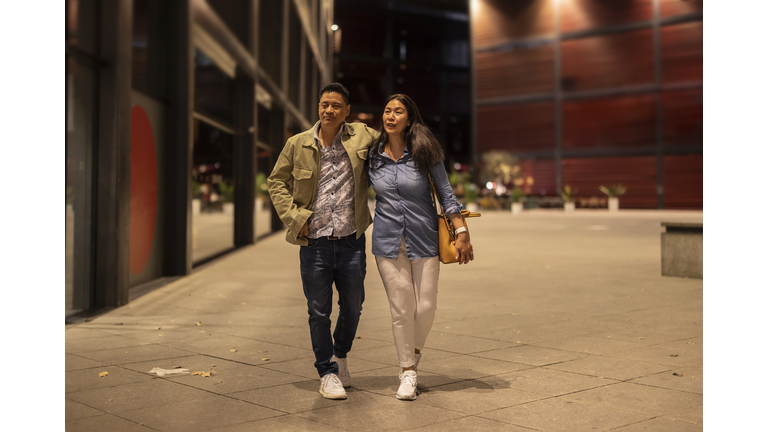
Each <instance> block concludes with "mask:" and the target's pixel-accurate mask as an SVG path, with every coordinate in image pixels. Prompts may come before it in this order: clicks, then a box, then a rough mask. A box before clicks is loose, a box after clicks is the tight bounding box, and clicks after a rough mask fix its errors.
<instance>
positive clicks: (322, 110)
mask: <svg viewBox="0 0 768 432" xmlns="http://www.w3.org/2000/svg"><path fill="white" fill-rule="evenodd" d="M350 107H351V106H350V105H347V104H345V103H344V98H342V97H341V95H340V94H338V93H336V92H325V93H323V95H322V96H321V97H320V104H319V108H318V111H317V113H318V115H319V116H320V124H321V125H322V126H323V127H331V128H337V127H340V126H341V124H342V123H344V119H346V118H347V116H348V115H349V109H350Z"/></svg>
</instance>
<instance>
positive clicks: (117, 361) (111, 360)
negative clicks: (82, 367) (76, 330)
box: [78, 345, 195, 365]
mask: <svg viewBox="0 0 768 432" xmlns="http://www.w3.org/2000/svg"><path fill="white" fill-rule="evenodd" d="M194 354H195V353H193V352H189V351H183V350H178V349H174V348H169V347H167V346H162V345H140V346H135V347H130V348H117V349H111V350H99V351H86V352H80V353H78V355H79V356H81V357H86V358H89V359H92V360H96V361H100V362H103V363H108V364H112V365H123V364H126V363H136V362H142V361H149V360H162V359H171V358H174V357H186V356H191V355H194Z"/></svg>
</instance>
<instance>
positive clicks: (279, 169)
mask: <svg viewBox="0 0 768 432" xmlns="http://www.w3.org/2000/svg"><path fill="white" fill-rule="evenodd" d="M350 108H351V107H350V105H349V92H348V91H347V89H346V88H345V87H344V86H342V85H341V84H338V83H333V84H329V85H327V86H326V87H324V88H323V89H322V90H321V91H320V103H319V109H318V114H319V117H320V121H319V122H318V123H316V124H315V126H314V127H313V128H311V129H310V130H308V131H305V132H302V133H300V134H297V135H295V136H293V137H291V138H290V139H289V140H288V142H287V143H286V145H285V147H284V148H283V151H282V152H281V154H280V157H279V159H278V161H277V163H276V165H275V168H274V170H273V171H272V174H271V175H270V177H269V181H268V184H269V193H270V196H271V197H272V202H273V203H274V205H275V209H276V210H277V213H278V215H279V216H280V219H282V220H283V222H284V223H285V224H286V225H287V226H288V233H287V235H286V240H287V241H288V242H289V243H292V244H296V245H300V251H299V259H300V268H301V280H302V285H303V288H304V295H305V296H306V298H307V308H308V312H309V331H310V335H311V339H312V349H313V351H314V353H315V367H316V368H317V372H318V374H319V375H320V377H321V379H320V393H321V394H322V395H323V396H324V397H326V398H328V399H346V398H347V394H346V391H345V390H344V388H345V387H350V386H351V377H350V375H349V368H348V366H347V353H349V351H350V349H351V348H352V341H353V340H354V339H355V332H356V331H357V325H358V322H359V320H360V314H361V311H362V304H363V301H364V300H365V290H364V286H363V283H364V280H365V272H366V264H365V230H366V229H367V228H368V226H369V225H370V224H371V214H370V212H369V210H368V204H367V190H368V187H369V185H372V186H373V189H374V191H375V192H376V211H375V214H376V217H375V219H374V220H373V243H372V252H373V255H375V257H376V264H377V266H378V270H379V274H380V276H381V279H382V281H383V283H384V287H385V289H386V292H387V297H388V298H389V306H390V311H391V313H392V333H393V335H394V339H395V345H396V348H397V354H398V358H399V363H400V367H401V370H400V373H399V378H400V387H399V389H398V391H397V398H398V399H404V400H413V399H416V395H417V393H416V385H417V375H416V370H417V367H418V363H419V359H420V358H421V350H422V349H423V348H424V343H425V341H426V339H427V334H428V333H429V330H430V328H431V327H432V321H433V320H434V317H435V310H436V307H437V279H438V273H439V264H440V263H439V261H438V231H437V223H438V219H437V218H438V216H437V214H436V211H435V209H434V206H433V204H432V199H431V188H430V182H429V177H428V174H431V176H432V178H433V179H434V183H435V187H436V190H437V193H438V195H439V198H440V201H441V203H442V206H443V208H444V211H445V214H446V215H447V216H448V217H449V218H450V219H451V222H452V223H453V224H454V227H456V228H457V232H458V231H462V233H461V234H458V238H457V241H456V250H457V258H458V259H459V264H462V263H463V264H467V263H469V261H471V260H472V259H474V257H473V254H472V244H471V243H470V242H469V238H468V234H467V233H466V232H463V231H466V229H462V228H463V221H462V218H461V216H460V211H461V208H460V206H459V204H458V202H457V201H456V197H455V196H454V195H453V192H452V190H451V186H450V184H449V183H448V176H447V174H446V171H445V167H444V166H443V151H442V148H441V147H440V143H438V141H437V140H436V139H435V137H434V136H433V135H432V132H431V131H430V130H429V128H428V127H427V126H426V125H425V124H424V122H423V121H422V119H421V115H420V114H419V111H418V109H417V108H416V104H415V103H414V102H413V101H412V100H411V98H409V97H408V96H406V95H403V94H395V95H392V96H390V97H389V99H387V101H386V104H385V107H384V112H383V114H382V118H381V120H382V125H381V127H380V128H379V130H378V131H374V130H373V129H370V128H368V127H367V126H366V125H364V124H362V123H347V122H346V121H345V119H346V118H347V116H348V115H349V113H350ZM291 184H292V186H291ZM334 284H335V285H336V290H337V291H338V293H339V314H338V319H337V321H336V326H335V328H334V330H333V334H331V319H330V316H331V312H332V299H333V291H332V286H333V285H334Z"/></svg>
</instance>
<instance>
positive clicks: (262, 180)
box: [253, 146, 272, 238]
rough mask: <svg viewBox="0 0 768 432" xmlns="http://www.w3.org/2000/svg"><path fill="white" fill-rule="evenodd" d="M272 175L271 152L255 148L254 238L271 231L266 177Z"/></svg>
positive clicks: (270, 204)
mask: <svg viewBox="0 0 768 432" xmlns="http://www.w3.org/2000/svg"><path fill="white" fill-rule="evenodd" d="M271 173H272V151H271V150H270V149H269V148H267V147H262V146H257V147H256V206H255V207H254V212H255V215H254V224H255V226H254V230H253V232H254V235H255V236H256V238H258V237H260V236H262V235H264V234H268V233H270V232H271V231H272V201H271V200H270V199H269V191H268V190H267V177H269V174H271Z"/></svg>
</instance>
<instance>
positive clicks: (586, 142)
mask: <svg viewBox="0 0 768 432" xmlns="http://www.w3.org/2000/svg"><path fill="white" fill-rule="evenodd" d="M655 125H656V99H655V97H654V96H653V95H648V94H646V95H637V96H632V97H628V96H624V97H618V98H605V99H589V100H574V101H567V102H565V103H564V104H563V148H567V149H575V148H620V147H642V146H653V145H654V144H655V142H656V136H655V133H656V129H655Z"/></svg>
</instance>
